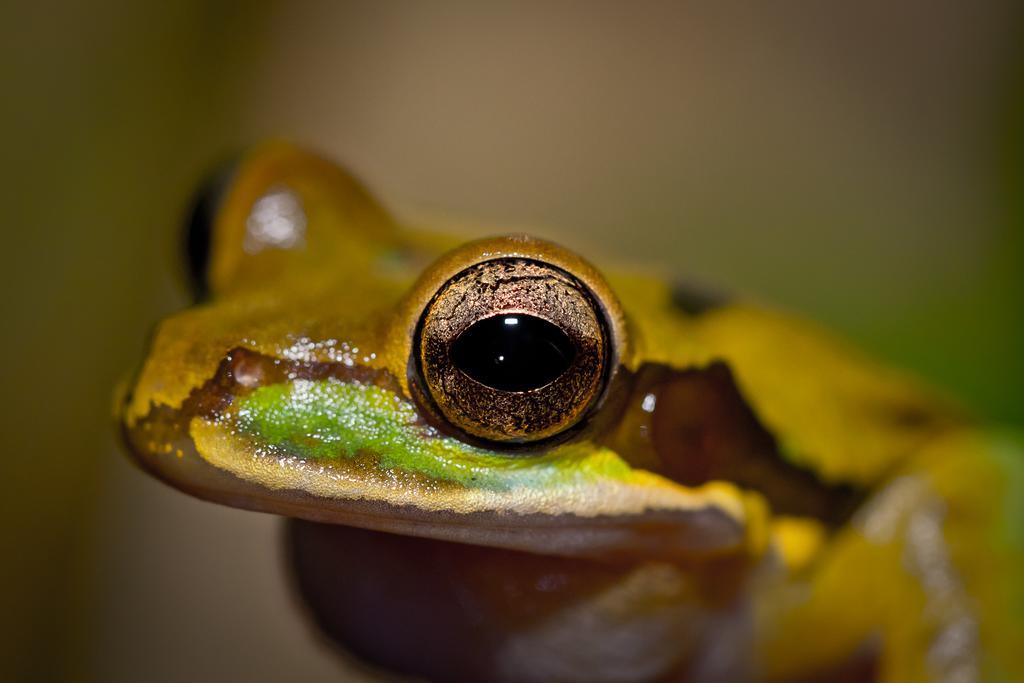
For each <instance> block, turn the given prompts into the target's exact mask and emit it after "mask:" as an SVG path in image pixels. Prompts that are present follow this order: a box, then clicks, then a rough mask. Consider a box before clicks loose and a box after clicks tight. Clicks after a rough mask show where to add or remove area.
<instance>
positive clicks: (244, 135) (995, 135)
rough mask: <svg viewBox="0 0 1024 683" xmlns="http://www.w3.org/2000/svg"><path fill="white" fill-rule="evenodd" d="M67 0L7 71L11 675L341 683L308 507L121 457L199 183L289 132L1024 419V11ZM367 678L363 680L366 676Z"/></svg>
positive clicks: (1, 663)
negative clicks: (120, 438) (285, 560)
mask: <svg viewBox="0 0 1024 683" xmlns="http://www.w3.org/2000/svg"><path fill="white" fill-rule="evenodd" d="M780 4H782V3H761V4H759V5H758V6H756V7H740V6H737V5H733V4H731V3H729V6H728V7H724V6H722V4H721V3H706V4H694V5H688V6H686V7H683V6H681V5H678V4H675V3H628V4H627V3H622V4H617V3H605V2H563V3H555V4H549V3H515V4H508V5H494V4H487V3H483V4H481V3H474V2H442V3H418V2H389V3H374V2H324V3H309V2H304V3H284V2H281V3H277V2H249V3H237V4H225V3H208V2H198V1H192V0H188V1H183V2H177V3H153V4H145V3H133V2H89V3H86V2H81V3H74V2H55V3H48V2H41V3H23V4H21V5H20V6H14V4H13V3H11V4H10V5H6V6H5V7H4V8H3V9H2V10H0V15H2V19H3V22H2V26H3V28H2V29H0V31H2V41H0V43H2V45H3V47H2V48H0V50H2V52H0V56H2V59H0V74H2V76H3V81H2V82H3V85H4V96H3V101H4V105H3V106H2V107H0V121H3V128H2V130H3V131H4V133H5V142H4V145H3V151H4V155H3V166H2V169H0V187H2V188H3V190H2V191H3V195H2V206H3V209H4V211H3V235H4V238H5V240H6V242H5V244H6V245H7V247H6V252H5V253H6V254H7V255H8V257H7V259H6V260H7V265H6V266H5V267H4V268H3V269H2V270H0V273H2V277H3V291H4V295H3V297H2V301H3V312H4V315H3V319H4V321H5V324H4V326H3V329H4V331H5V333H4V335H3V340H2V344H3V347H2V350H3V358H4V359H5V361H4V363H3V394H2V398H0V401H2V411H0V414H2V416H3V435H4V443H5V449H4V451H5V452H4V466H3V468H2V470H0V472H2V474H3V478H4V484H5V494H4V495H3V497H2V503H0V504H2V506H3V507H2V513H3V516H2V520H3V522H2V525H3V528H2V534H0V538H2V543H3V548H2V551H3V554H2V558H3V560H2V562H0V566H2V570H0V580H2V582H3V583H2V586H3V589H2V596H3V604H2V615H3V616H2V618H3V623H2V625H0V656H2V660H0V678H2V679H3V680H88V681H91V680H101V681H138V680H146V681H180V680H194V681H200V680H202V681H205V680H243V679H244V680H248V681H278V680H318V679H334V678H337V676H338V671H339V667H341V666H342V665H341V664H339V663H338V662H337V661H336V660H335V659H334V658H333V657H332V656H331V655H330V654H328V653H327V652H325V651H324V650H322V649H321V648H320V647H319V646H318V643H317V642H316V640H315V639H314V638H313V637H312V635H311V633H310V632H309V631H308V629H307V627H306V625H305V624H304V622H303V621H302V619H301V618H300V615H299V614H298V612H297V608H296V606H295V605H294V604H293V602H292V600H291V598H290V596H289V594H288V592H287V590H286V585H285V579H284V574H283V569H282V566H281V561H280V558H279V556H278V553H279V549H278V545H277V527H278V525H277V523H276V522H277V520H275V519H273V518H270V517H266V516H262V515H255V514H249V513H243V512H239V511H235V510H230V509H227V508H219V507H215V506H211V505H207V504H203V503H199V502H197V501H193V500H191V499H189V498H187V497H185V496H182V495H180V494H177V493H175V492H173V491H170V490H168V489H165V488H164V487H162V486H160V485H159V484H156V483H155V482H153V481H151V480H149V479H148V478H147V477H145V476H144V475H142V474H140V473H138V472H136V471H135V470H134V469H132V468H131V467H130V466H129V465H128V464H127V462H126V461H125V459H124V458H123V456H122V455H121V454H120V452H119V450H118V447H117V443H116V439H115V433H114V429H113V423H112V419H111V402H112V399H111V396H112V394H113V389H114V386H115V385H116V384H117V382H118V381H119V379H121V378H124V377H126V376H127V374H128V373H129V372H130V371H131V369H132V368H133V367H134V366H135V364H136V363H137V362H139V360H140V358H141V355H142V351H143V345H144V341H145V338H146V335H147V332H148V330H149V329H150V327H151V326H152V324H153V323H154V322H155V321H156V320H158V319H159V318H160V317H162V316H163V315H165V314H166V313H168V312H170V311H172V310H174V309H176V308H178V307H180V306H182V305H184V303H185V299H184V290H183V288H182V287H180V279H179V272H180V271H179V266H178V263H177V255H178V254H177V246H178V240H179V234H178V230H179V226H180V223H181V217H182V213H183V209H184V206H185V204H186V203H187V201H188V199H189V196H190V193H191V191H192V190H193V188H194V186H195V184H196V182H197V179H199V178H200V177H201V176H202V175H203V173H204V172H205V171H206V170H207V169H208V168H209V167H210V166H211V164H213V163H215V162H216V161H218V160H220V159H222V158H223V157H224V156H225V155H226V154H227V153H229V152H231V151H233V150H236V149H238V148H240V147H241V146H243V145H245V144H246V143H249V142H252V141H254V140H259V139H261V138H263V137H266V136H268V135H284V136H288V137H291V138H293V139H296V140H298V141H301V142H304V143H307V144H308V145H310V146H312V147H315V148H318V149H321V150H323V151H324V152H325V153H327V154H328V155H330V156H332V157H334V158H336V159H338V160H339V161H342V162H344V163H345V164H347V165H348V166H349V167H351V168H352V169H353V170H355V171H356V172H357V173H358V174H359V175H360V176H362V177H363V178H364V179H365V180H366V181H367V182H368V183H369V184H370V185H371V187H373V188H374V189H375V190H376V191H377V193H378V194H379V195H380V196H382V197H383V198H384V199H385V201H386V202H387V203H389V204H391V205H393V206H396V207H398V208H399V209H401V210H403V211H408V212H410V213H412V212H415V211H418V210H422V209H427V210H444V211H445V212H448V213H451V214H454V215H458V216H462V217H466V218H468V219H470V220H471V221H472V222H476V223H479V224H482V225H493V226H496V227H495V229H494V230H492V231H495V230H497V229H500V228H501V227H502V226H506V227H507V226H517V227H522V226H531V228H532V229H533V231H534V232H537V233H540V234H542V235H545V236H548V237H551V238H554V239H556V240H558V241H561V242H564V243H566V244H568V245H570V246H573V247H575V248H577V249H578V250H580V251H581V252H583V253H584V254H586V255H587V256H589V257H590V258H592V259H593V260H595V261H597V262H598V263H600V264H606V263H610V262H620V261H625V262H628V263H632V264H651V266H652V267H656V268H658V269H661V270H663V271H664V272H666V273H671V274H674V275H676V276H678V277H680V278H683V277H685V278H690V279H705V280H709V281H710V282H712V283H715V284H718V285H723V286H728V287H734V288H738V289H741V290H744V291H747V292H751V293H754V294H756V295H757V296H759V297H761V298H763V299H766V300H771V301H775V302H777V303H779V304H781V305H784V306H787V307H789V308H792V309H795V310H798V311H801V312H803V313H805V314H806V315H808V316H810V317H813V318H816V319H818V320H821V321H823V322H825V323H828V324H830V325H832V326H834V327H836V328H838V329H840V330H841V331H843V332H844V333H846V334H847V335H849V336H850V337H852V338H853V339H855V340H857V341H859V342H860V343H862V344H863V345H865V346H866V347H868V348H869V349H871V350H872V351H874V352H875V353H877V354H879V355H880V356H882V357H884V358H887V359H889V360H891V361H892V362H894V363H897V364H901V365H904V366H907V367H909V368H911V369H913V370H915V371H917V372H918V373H920V374H922V375H923V376H925V377H927V378H928V379H929V380H930V381H932V382H933V383H935V384H936V385H938V386H940V387H942V388H944V389H945V390H947V391H948V392H949V393H950V394H952V395H954V396H957V397H959V398H960V399H961V400H962V401H963V402H965V403H966V404H967V405H969V406H970V407H971V408H972V409H974V410H975V411H976V412H977V413H978V414H979V415H981V416H983V417H984V418H986V419H988V420H991V421H995V422H1003V423H1017V424H1021V423H1022V422H1024V402H1022V401H1021V400H1020V399H1019V398H1018V394H1017V392H1018V390H1019V388H1020V387H1021V386H1022V384H1024V381H1022V380H1024V360H1022V355H1024V353H1022V352H1024V306H1022V303H1021V302H1022V300H1024V296H1022V295H1024V278H1022V261H1024V231H1022V222H1024V98H1022V93H1024V52H1022V49H1024V48H1022V45H1024V41H1022V40H1021V38H1022V37H1024V36H1022V28H1024V24H1022V21H1021V20H1022V15H1024V7H1022V6H1021V5H1020V3H1014V2H1010V1H1007V2H983V3H959V2H954V1H953V0H940V1H938V2H904V3H899V4H898V6H893V5H892V4H890V3H885V2H878V1H874V0H872V1H869V2H863V3H819V2H794V3H785V7H784V8H783V7H779V6H778V5H780ZM352 675H353V676H355V674H352Z"/></svg>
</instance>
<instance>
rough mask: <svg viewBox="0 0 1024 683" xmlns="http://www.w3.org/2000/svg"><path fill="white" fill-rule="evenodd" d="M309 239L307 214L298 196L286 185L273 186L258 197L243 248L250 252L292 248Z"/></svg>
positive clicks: (251, 213)
mask: <svg viewBox="0 0 1024 683" xmlns="http://www.w3.org/2000/svg"><path fill="white" fill-rule="evenodd" d="M305 238H306V213H305V211H303V209H302V203H301V202H300V200H299V197H298V196H297V195H296V194H295V193H294V192H292V191H291V190H289V189H287V188H280V187H279V188H273V189H271V190H270V191H269V192H267V194H265V195H263V196H262V197H260V198H259V199H258V200H256V203H255V204H253V207H252V211H251V212H250V213H249V217H248V219H247V220H246V222H245V241H244V243H243V248H244V249H245V251H246V253H248V254H256V253H259V252H261V251H263V250H264V249H267V248H272V249H291V248H292V247H296V246H299V245H301V244H302V243H303V241H304V240H305Z"/></svg>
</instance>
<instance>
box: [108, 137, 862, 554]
mask: <svg viewBox="0 0 1024 683" xmlns="http://www.w3.org/2000/svg"><path fill="white" fill-rule="evenodd" d="M215 189H216V191H215V192H214V193H213V194H209V195H207V196H205V197H204V198H203V199H202V201H200V202H199V203H198V205H197V206H198V209H197V212H196V214H195V216H194V219H193V221H192V224H191V227H190V236H189V243H190V248H191V253H192V263H193V274H194V276H195V284H196V289H197V292H199V293H200V299H199V301H198V303H197V304H196V305H195V306H193V307H191V308H189V309H187V310H184V311H182V312H180V313H177V314H175V315H173V316H171V317H170V318H168V319H166V320H164V321H163V322H162V323H161V324H160V325H159V327H158V328H157V330H156V332H155V334H154V336H153V340H152V344H151V348H150V350H149V353H148V356H147V358H146V360H145V362H144V365H143V367H142V369H141V371H140V372H139V374H138V377H137V379H136V381H135V382H134V385H133V387H132V388H131V390H130V392H128V395H127V396H126V397H125V399H124V401H123V408H122V414H121V420H122V425H123V432H124V435H125V440H126V443H127V444H128V447H129V449H130V451H131V453H132V454H133V456H134V458H135V460H136V461H137V462H138V463H139V464H140V465H141V466H142V467H143V468H145V469H146V470H148V471H149V472H151V473H153V474H154V475H156V476H157V477H159V478H161V479H163V480H164V481H166V482H168V483H169V484H171V485H173V486H175V487H177V488H179V489H181V490H183V491H186V492H188V493H191V494H193V495H195V496H198V497H200V498H204V499H208V500H212V501H216V502H220V503H224V504H228V505H232V506H236V507H242V508H249V509H253V510H260V511H265V512H271V513H277V514H281V515H287V516H291V517H297V518H302V519H308V520H314V521H321V522H331V523H337V524H345V525H351V526H358V527H364V528H368V529H374V530H383V531H390V532H396V533H401V534H407V535H415V536H423V537H428V538H434V539H439V540H446V541H457V542H464V543H470V544H475V545H482V546H492V547H498V548H508V549H516V550H526V551H531V552H537V553H543V554H549V555H562V556H570V557H601V558H617V557H621V558H655V559H672V560H681V559H690V558H702V557H703V558H706V557H713V556H721V555H728V554H736V553H741V554H752V553H753V554H756V553H760V552H762V550H763V549H764V548H765V546H766V538H767V536H766V533H765V529H766V525H767V524H768V521H769V510H770V509H772V508H774V509H775V512H783V513H786V512H791V513H794V514H801V515H809V516H812V517H815V518H817V519H822V520H826V521H828V520H829V519H833V518H836V517H838V516H841V515H842V514H844V512H843V510H844V509H845V508H846V507H849V506H847V505H846V504H845V503H844V502H843V501H844V500H845V499H844V498H843V496H841V495H836V490H835V487H836V486H845V484H844V483H842V482H838V483H836V482H826V483H824V484H822V483H821V482H819V481H818V480H817V479H816V478H815V477H814V476H812V475H810V474H809V473H808V472H807V471H806V470H807V465H806V463H799V462H797V463H796V464H793V463H791V462H789V461H787V459H786V458H784V457H782V455H780V453H782V452H783V448H784V446H786V445H787V444H785V443H782V440H780V439H778V438H777V437H776V434H777V433H778V432H777V431H775V430H772V429H770V427H775V428H777V429H781V430H784V429H785V428H786V427H787V424H788V423H787V422H786V420H787V419H788V417H787V416H789V415H790V414H791V413H794V412H799V410H785V409H784V410H783V411H782V412H779V413H778V414H777V415H769V417H771V418H773V420H774V421H775V423H776V424H773V425H766V424H765V423H764V421H763V420H762V418H761V415H760V414H759V412H758V411H759V410H760V409H762V408H767V410H768V412H769V413H771V410H772V409H773V407H774V406H775V405H776V403H774V402H770V403H767V404H763V405H758V404H757V403H756V401H750V400H747V399H748V395H749V394H753V395H755V396H757V395H758V392H759V390H760V389H761V388H762V387H763V386H764V385H766V383H769V380H759V378H762V376H763V372H761V371H760V370H758V366H757V363H756V354H754V356H753V357H754V358H755V360H754V361H751V362H749V363H747V364H746V365H744V359H747V358H750V357H751V354H750V353H747V354H744V353H742V352H740V351H736V350H732V351H730V348H732V347H730V346H729V345H728V344H725V345H723V344H719V343H718V342H716V341H715V340H716V339H718V338H719V337H721V330H722V326H723V325H724V326H726V328H728V326H729V324H731V323H730V322H729V320H730V318H724V319H723V318H722V317H719V318H718V319H717V322H716V323H715V327H708V326H707V324H706V320H705V318H706V316H708V315H710V314H709V313H708V310H709V309H712V308H716V307H717V306H715V305H712V304H715V302H714V301H711V300H708V299H707V298H706V297H704V298H698V299H695V298H694V297H693V296H681V295H680V294H679V292H678V291H674V290H673V289H672V288H671V287H669V286H668V285H666V284H664V283H663V282H661V281H660V280H657V279H654V278H650V277H644V276H623V277H619V278H617V279H616V280H614V282H613V283H611V284H610V283H609V281H608V280H606V279H605V278H604V277H603V276H602V274H601V273H600V272H598V270H597V269H595V268H594V267H593V266H591V265H590V264H589V263H587V262H586V261H585V260H583V259H582V258H581V257H579V256H577V255H576V254H574V253H573V252H571V251H569V250H567V249H565V248H563V247H561V246H558V245H555V244H552V243H550V242H547V241H543V240H540V239H536V238H533V237H529V236H525V235H506V236H499V237H492V238H488V239H483V240H479V241H474V242H470V243H468V244H462V245H461V246H454V243H453V242H452V241H451V240H449V239H447V238H444V237H437V236H433V235H431V234H430V233H425V232H418V231H414V230H409V229H407V228H404V227H402V226H401V225H399V224H398V223H397V222H396V221H395V220H394V219H393V218H392V217H391V216H390V215H389V214H388V213H387V212H386V211H385V210H384V209H382V208H381V206H380V205H379V204H378V203H377V202H376V201H375V200H374V199H373V198H372V197H371V196H370V195H369V194H368V193H367V191H366V190H365V189H364V188H363V187H362V186H361V185H360V184H358V183H357V182H356V181H355V180H354V179H353V178H352V177H351V176H350V175H348V174H347V173H345V172H344V171H342V170H341V169H339V168H338V167H336V166H334V165H333V164H331V163H329V162H327V161H324V160H323V159H320V158H318V157H316V156H314V155H312V154H309V153H307V152H304V151H302V150H300V149H298V148H296V147H294V146H291V145H289V144H285V143H271V144H267V145H265V146H263V147H260V148H258V149H256V150H254V151H253V152H251V153H250V154H248V155H247V156H246V157H245V158H244V159H243V160H242V161H241V162H240V163H239V164H238V165H237V166H236V167H235V168H234V169H233V170H232V172H231V174H230V175H229V176H228V177H227V178H226V179H225V180H223V181H222V182H221V183H219V184H218V185H217V186H216V188H215ZM733 310H734V311H740V312H741V313H740V315H741V317H742V315H743V314H742V310H743V309H742V307H739V308H737V307H733ZM734 315H735V313H734ZM762 327H764V326H762ZM733 346H735V344H733ZM730 361H732V362H730ZM762 370H763V369H762ZM759 372H760V374H759ZM759 381H760V383H759ZM745 392H746V393H745ZM783 405H784V406H785V401H783ZM780 422H781V424H780ZM814 435H815V434H814V432H813V430H812V431H810V432H808V434H806V435H805V436H804V437H801V436H800V435H799V434H798V435H797V440H796V450H795V451H794V452H796V453H798V454H799V453H800V452H811V453H814V452H816V451H814V449H813V448H811V449H806V448H803V450H801V449H802V447H803V444H804V443H810V444H811V445H812V446H813V445H814V444H813V442H814ZM800 438H803V441H802V442H801V441H800ZM828 457H834V454H831V453H830V454H828ZM811 464H815V463H811ZM819 464H820V463H819ZM825 465H828V462H826V463H825ZM880 467H881V466H879V467H878V468H876V469H880ZM869 469H870V468H869ZM845 474H848V473H847V472H845V471H840V472H839V475H840V476H844V475H845ZM854 474H857V473H854ZM870 474H871V472H870V471H868V474H867V475H865V476H868V475H870ZM833 484H835V485H834V486H833ZM794 501H796V502H794ZM801 501H802V502H801ZM837 501H838V502H837ZM787 506H789V507H791V508H794V507H795V509H792V510H787V509H786V507H787Z"/></svg>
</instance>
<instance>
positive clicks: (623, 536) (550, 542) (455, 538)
mask: <svg viewBox="0 0 1024 683" xmlns="http://www.w3.org/2000/svg"><path fill="white" fill-rule="evenodd" d="M160 412H164V413H170V412H171V411H170V409H168V408H167V407H166V406H165V407H163V408H162V409H161V411H160ZM124 437H125V441H126V443H127V445H128V446H129V451H130V453H131V454H132V455H133V456H134V457H133V458H132V459H133V461H134V462H135V463H136V464H137V465H138V466H140V467H141V468H142V469H143V470H145V471H146V472H148V473H150V474H151V475H153V476H154V477H156V478H157V479H160V480H161V481H163V482H165V483H166V484H168V485H170V486H173V487H174V488H177V489H179V490H180V491H182V492H184V493H187V494H189V495H191V496H194V497H196V498H199V499H201V500H206V501H209V502H213V503H219V504H225V505H229V506H232V507H237V508H241V509H248V510H252V511H256V512H264V513H269V514H276V515H283V516H287V517H296V518H300V519H306V520H309V521H315V522H324V523H333V524H346V525H350V526H358V527H362V528H366V529H371V530H377V531H386V532H390V533H403V534H408V535H413V536H420V537H424V538H431V539H435V540H440V541H452V542H463V543H470V544H484V545H492V546H494V547H504V548H508V549H512V550H523V551H527V552H538V553H541V554H551V555H560V556H566V557H593V558H595V559H604V560H615V559H636V558H637V557H641V556H642V557H646V558H649V559H662V560H665V561H672V562H687V561H693V560H697V559H701V558H710V557H717V556H721V555H725V554H732V553H735V552H738V551H740V550H741V549H742V548H743V547H744V542H745V534H746V530H745V524H744V522H743V521H742V519H741V518H737V517H735V516H733V515H732V514H729V513H728V512H726V511H725V510H723V509H722V508H720V507H718V506H714V505H708V506H705V507H694V508H691V509H667V510H666V509H649V510H645V511H644V512H643V513H642V514H633V515H614V514H604V515H597V516H593V517H581V516H578V515H575V514H560V515H551V514H541V513H526V514H524V513H511V512H508V511H478V512H456V511H453V510H440V511H437V510H425V509H423V508H420V507H417V506H416V505H412V504H409V505H397V506H396V505H392V504H388V503H386V502H384V501H380V500H372V499H358V498H350V499H324V498H321V497H318V496H316V495H314V494H311V493H309V492H307V491H303V490H300V489H276V490H275V489H270V488H266V487H263V486H259V485H257V484H254V483H253V482H251V481H247V480H245V479H243V478H242V477H240V476H238V475H237V474H235V473H233V472H230V471H228V470H224V469H220V468H218V467H216V466H214V465H212V464H210V463H209V462H207V461H206V460H205V459H203V458H202V457H201V456H200V455H199V454H198V452H197V450H196V449H195V446H194V444H193V442H192V439H191V438H189V437H187V436H186V437H184V440H183V441H181V442H179V447H178V452H177V453H176V454H169V453H164V452H155V451H153V450H149V449H147V448H146V447H145V445H144V444H141V443H138V442H136V441H135V440H134V439H133V438H132V433H131V432H129V431H127V430H125V432H124Z"/></svg>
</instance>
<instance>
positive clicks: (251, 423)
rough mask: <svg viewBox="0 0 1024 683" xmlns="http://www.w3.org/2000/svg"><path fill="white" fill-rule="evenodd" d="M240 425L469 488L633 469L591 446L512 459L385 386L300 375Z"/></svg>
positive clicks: (252, 397)
mask: <svg viewBox="0 0 1024 683" xmlns="http://www.w3.org/2000/svg"><path fill="white" fill-rule="evenodd" d="M234 412H235V421H236V424H235V426H236V427H237V428H238V429H239V430H240V431H241V432H243V433H245V434H247V435H249V436H251V437H254V438H256V439H257V440H259V441H262V442H264V443H265V444H267V445H269V446H271V447H273V448H274V449H277V450H279V451H281V452H282V453H284V454H287V455H290V456H294V457H298V458H302V459H305V460H316V461H323V462H327V463H329V462H338V461H343V460H355V459H357V458H361V457H369V458H371V459H372V462H373V463H374V464H375V466H376V467H377V468H379V469H380V470H382V471H393V470H398V471H404V472H408V473H413V474H418V475H422V476H425V477H428V478H430V479H434V480H437V481H443V482H449V483H455V484H459V485H462V486H465V487H467V488H483V489H489V490H496V491H503V490H508V489H511V488H518V487H526V488H541V487H550V486H557V485H559V484H565V483H569V482H570V481H579V480H580V479H598V478H614V479H622V478H626V477H628V476H629V475H630V473H631V472H632V470H631V469H630V468H629V466H628V465H626V464H625V463H624V462H623V461H622V460H621V459H620V458H619V457H618V456H617V455H616V454H615V453H613V452H611V451H609V450H607V449H598V448H595V447H594V446H592V445H590V444H587V443H580V444H574V445H570V446H565V447H560V448H558V449H556V450H554V451H551V452H549V453H545V454H543V455H537V456H508V455H502V454H499V453H497V452H494V451H490V450H486V449H482V448H477V447H474V446H470V445H468V444H465V443H463V442H461V441H459V440H457V439H454V438H451V437H447V436H442V435H440V434H439V433H437V431H436V430H434V429H433V428H431V427H428V426H425V425H423V424H422V423H421V422H419V420H418V415H417V413H416V410H415V408H414V407H413V406H412V405H411V404H410V403H409V402H408V401H406V400H404V399H403V398H401V397H400V396H398V395H396V394H395V393H393V392H391V391H388V390H387V389H382V388H380V387H377V386H372V385H364V384H358V383H344V382H339V381H336V380H317V381H311V380H296V381H294V382H291V383H288V384H274V385H270V386H266V387H261V388H259V389H257V390H256V391H254V392H252V393H251V394H249V395H247V396H245V397H242V398H240V399H238V401H237V403H236V405H235V410H234Z"/></svg>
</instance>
